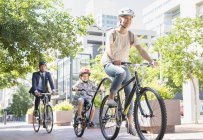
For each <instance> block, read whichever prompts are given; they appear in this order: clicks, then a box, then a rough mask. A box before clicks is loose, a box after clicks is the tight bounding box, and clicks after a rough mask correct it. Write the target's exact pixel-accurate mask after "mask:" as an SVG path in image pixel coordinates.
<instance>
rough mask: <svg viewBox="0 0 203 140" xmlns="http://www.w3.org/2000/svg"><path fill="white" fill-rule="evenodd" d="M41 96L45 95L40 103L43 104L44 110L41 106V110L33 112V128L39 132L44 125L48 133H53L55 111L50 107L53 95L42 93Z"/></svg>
mask: <svg viewBox="0 0 203 140" xmlns="http://www.w3.org/2000/svg"><path fill="white" fill-rule="evenodd" d="M41 95H44V97H43V98H41V99H40V102H41V101H42V102H43V108H41V107H40V106H39V109H38V110H35V111H34V112H33V128H34V131H35V132H38V131H39V129H40V125H41V124H43V126H44V127H45V129H46V131H47V133H51V131H52V129H53V111H52V107H51V105H49V95H51V93H41Z"/></svg>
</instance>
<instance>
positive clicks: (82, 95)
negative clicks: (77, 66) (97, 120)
mask: <svg viewBox="0 0 203 140" xmlns="http://www.w3.org/2000/svg"><path fill="white" fill-rule="evenodd" d="M90 74H91V73H90V70H89V69H87V68H83V69H81V70H80V74H79V77H80V80H79V81H77V83H76V84H75V85H74V86H73V88H72V89H73V90H74V91H77V94H79V98H78V118H77V119H78V120H82V119H83V118H82V109H83V105H84V103H87V104H91V101H92V98H93V94H92V93H93V92H91V91H94V90H96V88H97V87H96V86H95V85H94V84H93V82H92V81H90V80H89V76H90ZM82 90H85V91H82ZM86 91H87V92H88V94H90V95H92V96H90V95H88V94H87V93H86ZM94 112H95V107H94V105H93V108H92V111H91V114H90V120H89V126H90V127H94V123H93V122H92V119H93V116H94Z"/></svg>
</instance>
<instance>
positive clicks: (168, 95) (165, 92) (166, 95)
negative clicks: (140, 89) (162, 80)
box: [147, 82, 175, 99]
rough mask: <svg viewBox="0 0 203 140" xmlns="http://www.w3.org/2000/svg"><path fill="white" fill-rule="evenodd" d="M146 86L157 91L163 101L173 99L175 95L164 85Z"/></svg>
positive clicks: (152, 84) (153, 84) (151, 84)
mask: <svg viewBox="0 0 203 140" xmlns="http://www.w3.org/2000/svg"><path fill="white" fill-rule="evenodd" d="M147 86H149V87H152V88H154V89H155V90H157V91H158V92H159V94H160V95H161V97H162V98H163V99H173V98H174V96H175V94H174V93H172V90H171V89H170V88H169V87H167V86H166V85H163V84H162V85H160V84H158V83H155V82H153V83H150V84H147Z"/></svg>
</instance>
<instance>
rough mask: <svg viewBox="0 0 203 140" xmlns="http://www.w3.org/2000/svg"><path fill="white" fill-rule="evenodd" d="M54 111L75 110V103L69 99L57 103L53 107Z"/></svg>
mask: <svg viewBox="0 0 203 140" xmlns="http://www.w3.org/2000/svg"><path fill="white" fill-rule="evenodd" d="M53 110H54V111H70V110H73V105H72V104H71V103H69V102H67V101H64V102H61V103H59V104H56V105H55V106H54V107H53Z"/></svg>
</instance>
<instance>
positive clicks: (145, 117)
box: [134, 88, 166, 139]
mask: <svg viewBox="0 0 203 140" xmlns="http://www.w3.org/2000/svg"><path fill="white" fill-rule="evenodd" d="M139 99H140V100H137V102H140V105H138V103H137V102H136V104H135V111H134V112H135V114H134V116H136V117H135V126H136V129H137V132H138V135H139V136H140V138H141V139H161V138H162V137H163V135H164V133H165V128H166V110H165V106H164V102H163V100H162V99H161V97H160V96H159V94H158V93H156V92H155V91H154V90H152V89H150V88H148V89H147V90H146V91H145V92H144V93H142V94H141V97H140V98H139ZM141 111H143V114H142V113H141Z"/></svg>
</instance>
